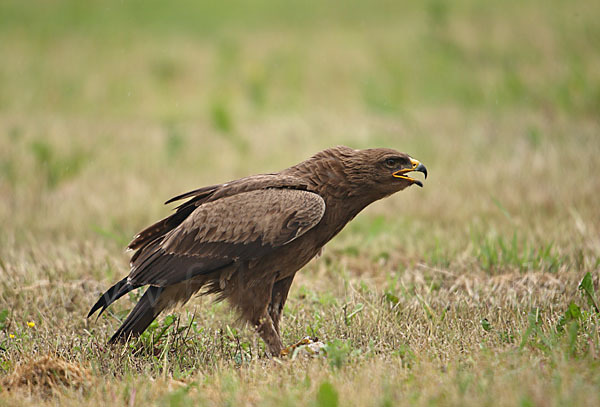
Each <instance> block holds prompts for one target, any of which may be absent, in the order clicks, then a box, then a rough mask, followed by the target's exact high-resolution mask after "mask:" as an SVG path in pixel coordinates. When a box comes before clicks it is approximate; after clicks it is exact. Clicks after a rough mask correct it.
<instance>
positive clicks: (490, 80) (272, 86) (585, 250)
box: [0, 0, 600, 407]
mask: <svg viewBox="0 0 600 407" xmlns="http://www.w3.org/2000/svg"><path fill="white" fill-rule="evenodd" d="M165 4H166V3H163V2H158V1H152V2H150V3H149V2H144V4H143V5H141V4H140V2H126V3H122V2H117V1H108V2H106V1H104V2H97V3H95V2H92V3H90V4H89V5H88V4H86V7H82V6H81V5H80V4H79V2H77V1H67V0H62V1H56V2H51V3H48V2H34V3H31V2H18V1H5V2H2V4H1V5H0V54H1V55H3V56H4V57H3V60H2V64H0V225H1V229H0V230H1V231H0V383H1V384H0V386H1V389H0V404H3V405H4V404H6V405H36V406H37V405H57V404H60V405H67V406H69V405H77V406H81V405H90V406H93V405H105V404H107V403H111V404H114V405H128V406H137V405H166V406H181V405H187V404H191V403H195V404H201V405H257V404H260V405H277V406H279V405H289V406H292V405H313V406H327V407H328V406H337V405H339V406H342V405H361V406H362V405H376V406H391V405H477V406H479V405H521V406H537V405H590V406H592V405H598V404H599V403H600V397H599V396H598V394H600V393H599V392H598V388H599V387H600V374H599V373H598V372H599V371H600V369H599V367H600V366H599V360H600V359H599V358H600V356H599V353H598V352H599V351H598V349H600V343H599V342H600V338H599V335H598V332H599V331H598V323H599V315H598V305H599V304H598V296H599V295H598V284H599V279H600V275H599V270H600V239H599V238H598V236H600V217H599V214H600V211H599V206H598V200H597V195H598V193H597V191H598V190H599V189H600V182H599V180H598V177H597V176H596V174H598V173H599V172H600V161H599V160H598V158H597V154H598V151H600V138H599V137H598V135H599V133H600V122H599V121H598V112H599V111H600V69H599V68H600V54H599V53H598V52H597V50H596V48H597V45H596V44H597V43H598V42H600V24H599V23H598V21H599V19H598V16H599V13H600V8H599V7H598V6H596V5H595V4H593V2H589V1H583V0H581V1H579V0H578V1H573V2H569V3H568V4H567V3H565V2H558V1H552V2H550V3H548V2H543V3H542V2H540V1H534V0H528V1H524V2H510V1H502V2H500V1H491V2H485V3H482V2H477V1H471V0H459V1H455V2H451V3H448V2H442V1H436V0H432V1H427V2H422V3H411V2H387V1H380V2H379V1H378V2H376V4H375V3H373V2H369V3H368V5H367V3H365V2H358V1H353V2H351V3H348V4H346V6H345V7H341V6H340V5H338V4H334V3H331V4H329V3H326V2H325V3H324V2H292V3H289V2H287V3H286V5H285V7H284V6H283V5H282V4H283V3H282V4H279V3H276V2H272V1H267V0H264V1H260V2H254V3H253V4H252V6H249V5H248V4H247V3H246V2H233V3H229V4H225V3H218V4H217V3H214V4H210V3H206V4H204V3H202V2H191V1H185V2H179V3H177V4H171V3H169V5H168V6H166V5H165ZM337 144H346V145H350V146H353V147H356V148H364V147H372V146H389V147H395V148H397V149H399V150H402V151H406V152H408V153H410V154H411V155H412V156H414V157H416V158H418V159H419V160H420V161H422V162H424V163H425V164H426V165H427V167H428V170H429V174H430V176H429V178H428V179H427V181H426V182H425V184H426V185H425V188H423V189H422V190H421V189H418V190H417V189H416V188H415V189H410V190H407V191H404V192H402V193H400V194H398V195H396V196H393V197H391V198H388V199H386V200H383V201H381V202H378V203H376V204H374V205H372V206H371V207H369V208H368V209H367V210H366V211H365V212H364V213H362V214H361V215H360V216H358V217H357V218H356V219H355V220H354V221H353V222H352V223H351V224H349V225H348V227H347V228H346V229H345V230H344V231H343V232H342V233H341V234H340V235H339V236H338V237H337V238H336V239H334V240H333V241H332V242H331V243H330V244H329V245H328V246H327V247H326V249H325V252H324V254H323V256H322V257H321V258H320V259H318V260H316V261H313V262H311V263H310V264H309V265H308V266H307V267H306V268H305V270H303V271H302V272H300V273H299V274H298V276H297V278H296V280H295V282H294V285H293V287H292V291H291V293H290V298H289V301H288V303H287V304H286V307H285V312H284V319H283V322H282V329H283V339H284V342H285V343H287V344H290V343H294V342H296V341H298V340H299V339H300V338H302V337H304V336H307V335H309V336H316V337H318V338H319V339H321V340H322V341H323V342H325V343H326V344H327V347H326V351H327V352H326V355H325V356H323V357H321V358H309V359H307V358H303V357H297V358H295V359H294V360H291V358H290V359H285V360H282V361H279V362H276V361H272V360H269V359H266V358H264V345H263V344H262V342H261V341H260V340H259V339H258V338H257V337H256V336H255V335H254V334H253V333H252V331H251V330H250V329H248V328H247V327H244V326H240V325H237V324H236V322H235V320H236V317H235V315H233V314H232V313H231V312H230V311H229V309H228V308H227V307H226V305H225V304H213V303H211V302H210V300H208V299H203V298H198V299H194V300H192V301H191V302H190V303H189V304H188V305H187V306H186V307H185V308H183V309H179V310H175V311H173V312H172V313H171V314H168V315H164V316H162V317H161V318H160V319H159V320H157V321H156V322H155V323H154V324H153V325H152V326H151V327H150V329H149V330H148V331H147V333H146V334H144V335H143V336H142V337H141V338H140V340H139V341H136V342H133V343H131V344H128V345H126V346H117V347H109V346H107V345H106V340H107V339H108V337H109V335H111V334H112V332H114V330H115V329H116V327H117V326H118V325H119V321H120V320H122V319H123V318H124V316H125V315H126V313H127V311H128V310H129V309H130V308H131V306H132V304H133V303H134V302H135V300H136V298H137V297H138V296H139V295H140V293H133V294H132V295H131V296H130V297H125V298H123V299H122V300H120V301H119V302H118V303H117V304H115V305H114V306H113V307H111V309H110V310H109V311H108V312H107V313H106V314H105V315H103V316H102V317H101V318H100V319H99V320H98V321H94V320H87V319H85V315H86V313H87V311H88V309H89V307H90V305H91V304H92V303H93V302H94V301H95V300H96V297H97V295H99V294H100V293H101V292H102V291H103V290H105V289H106V288H107V287H109V285H110V284H111V283H112V282H114V281H116V280H117V279H118V278H122V276H123V275H124V274H125V273H126V272H127V270H128V255H127V254H126V253H124V252H123V248H124V246H125V245H126V243H127V242H128V239H129V238H130V237H131V236H132V235H133V234H134V233H136V232H137V231H138V230H140V229H141V228H142V227H144V226H146V225H147V224H149V223H150V222H152V221H153V220H155V219H157V218H159V217H162V216H165V215H166V214H168V213H169V208H164V207H163V206H162V204H161V203H162V202H164V201H165V200H166V199H168V198H169V197H171V196H173V195H176V194H178V193H180V192H183V191H186V190H190V189H193V188H196V187H199V186H201V185H208V184H213V183H215V182H225V181H228V180H230V179H233V178H237V177H241V176H244V175H249V174H253V173H258V172H269V171H277V170H279V169H282V168H284V167H286V166H288V165H291V164H293V163H296V162H298V161H300V160H302V159H304V158H306V157H308V156H309V155H311V154H313V153H314V152H316V151H318V150H320V149H322V148H327V147H330V146H333V145H337ZM31 323H32V324H31Z"/></svg>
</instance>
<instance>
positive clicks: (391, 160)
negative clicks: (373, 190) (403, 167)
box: [385, 158, 398, 168]
mask: <svg viewBox="0 0 600 407" xmlns="http://www.w3.org/2000/svg"><path fill="white" fill-rule="evenodd" d="M397 165H398V160H396V159H395V158H388V159H386V160H385V166H386V167H388V168H396V166H397Z"/></svg>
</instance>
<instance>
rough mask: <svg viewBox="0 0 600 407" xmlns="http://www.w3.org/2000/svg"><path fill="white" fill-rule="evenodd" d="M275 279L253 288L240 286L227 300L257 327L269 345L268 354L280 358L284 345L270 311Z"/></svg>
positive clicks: (255, 285) (254, 285) (257, 330)
mask: <svg viewBox="0 0 600 407" xmlns="http://www.w3.org/2000/svg"><path fill="white" fill-rule="evenodd" d="M238 277H239V276H238ZM274 279H275V277H274V276H273V279H272V280H271V281H267V282H261V283H260V284H253V285H251V286H247V285H244V284H243V283H242V284H239V285H238V286H237V287H236V289H235V290H232V291H230V294H229V295H228V296H227V298H228V299H229V301H230V302H231V303H232V305H234V306H235V307H236V308H237V309H238V310H239V311H240V313H241V316H242V318H244V319H245V320H246V321H248V322H250V323H251V324H252V326H254V327H255V329H256V332H257V333H258V334H259V335H260V337H261V338H262V340H263V341H264V342H265V344H266V345H267V351H268V353H269V354H271V356H279V354H280V352H281V349H282V348H283V345H282V343H281V338H280V337H279V332H278V331H277V330H276V329H275V323H274V322H273V320H272V319H271V315H269V310H268V308H269V304H270V302H271V294H272V291H273V284H274ZM238 281H243V280H241V279H240V280H238Z"/></svg>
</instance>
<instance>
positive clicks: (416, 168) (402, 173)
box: [392, 158, 427, 188]
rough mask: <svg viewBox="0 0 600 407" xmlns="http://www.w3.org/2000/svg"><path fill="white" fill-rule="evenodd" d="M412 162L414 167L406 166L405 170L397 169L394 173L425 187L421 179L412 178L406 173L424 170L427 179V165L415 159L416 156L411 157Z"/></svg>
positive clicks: (398, 176) (397, 176) (395, 175)
mask: <svg viewBox="0 0 600 407" xmlns="http://www.w3.org/2000/svg"><path fill="white" fill-rule="evenodd" d="M410 163H411V165H412V168H405V169H403V170H399V171H396V172H395V173H393V174H392V175H393V176H394V177H396V178H402V179H405V180H407V181H410V182H411V183H413V184H417V185H418V186H420V187H421V188H423V183H422V182H421V181H419V180H418V179H414V178H411V177H409V176H407V175H405V174H408V173H409V172H413V171H419V172H422V173H423V174H425V179H427V168H425V166H424V165H423V164H421V163H420V162H419V161H417V160H415V159H414V158H411V159H410Z"/></svg>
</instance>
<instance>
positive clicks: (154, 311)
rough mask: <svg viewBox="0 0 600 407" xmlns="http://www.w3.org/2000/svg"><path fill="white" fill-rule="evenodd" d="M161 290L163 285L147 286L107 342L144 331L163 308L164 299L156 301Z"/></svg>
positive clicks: (113, 341)
mask: <svg viewBox="0 0 600 407" xmlns="http://www.w3.org/2000/svg"><path fill="white" fill-rule="evenodd" d="M163 290H164V288H163V287H154V286H150V287H148V289H147V290H146V292H145V293H144V295H143V296H142V298H141V299H140V301H139V302H138V303H137V304H136V305H135V307H133V309H132V310H131V312H130V313H129V315H128V316H127V318H126V319H125V322H123V324H122V325H121V326H120V327H119V329H117V332H115V334H114V335H113V336H112V338H110V340H109V341H108V343H116V342H118V341H125V340H127V339H129V338H130V337H131V336H138V335H139V334H141V333H142V332H144V331H145V330H146V328H148V326H149V325H150V324H151V323H152V321H154V319H155V318H156V317H157V316H158V314H160V312H161V311H162V310H163V308H164V305H163V303H164V301H163V302H161V303H159V302H158V299H159V297H160V295H161V293H162V292H163Z"/></svg>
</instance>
